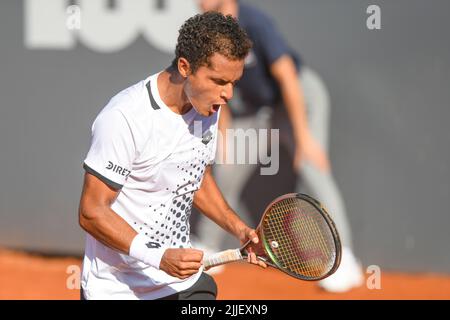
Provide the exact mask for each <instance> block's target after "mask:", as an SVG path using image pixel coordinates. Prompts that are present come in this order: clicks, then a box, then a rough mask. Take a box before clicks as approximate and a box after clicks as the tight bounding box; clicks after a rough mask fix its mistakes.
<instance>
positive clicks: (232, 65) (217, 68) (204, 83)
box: [184, 53, 244, 116]
mask: <svg viewBox="0 0 450 320" xmlns="http://www.w3.org/2000/svg"><path fill="white" fill-rule="evenodd" d="M243 70H244V60H230V59H228V58H226V57H225V56H223V55H221V54H218V53H214V54H213V55H212V56H211V57H210V65H209V66H207V65H204V66H200V67H199V68H198V69H197V71H196V72H195V73H193V74H190V75H189V76H188V77H187V79H186V86H185V91H184V92H185V94H186V96H187V98H188V99H189V101H190V103H191V104H192V105H193V107H194V108H195V110H196V111H197V112H198V113H199V114H201V115H203V116H211V115H213V114H214V113H216V112H217V111H219V109H220V106H221V105H224V104H226V103H227V102H228V101H229V100H230V99H231V98H232V97H233V87H234V84H235V83H236V81H237V80H239V79H240V78H241V76H242V72H243Z"/></svg>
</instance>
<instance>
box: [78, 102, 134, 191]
mask: <svg viewBox="0 0 450 320" xmlns="http://www.w3.org/2000/svg"><path fill="white" fill-rule="evenodd" d="M135 150H136V148H135V144H134V139H133V134H132V131H131V129H130V126H129V124H128V122H127V120H126V118H125V116H124V115H123V114H122V113H121V112H120V111H118V110H108V111H103V112H101V113H100V114H99V115H98V117H97V118H96V119H95V121H94V124H93V125H92V139H91V146H90V149H89V151H88V154H87V156H86V159H85V160H84V165H83V167H84V169H85V170H86V172H88V173H90V174H92V175H94V176H96V177H97V178H99V179H100V180H102V181H103V182H104V183H106V184H107V185H108V186H110V187H112V188H114V189H121V188H122V187H123V185H124V183H125V181H126V180H127V178H128V176H129V175H130V173H131V168H132V163H133V160H134V157H135Z"/></svg>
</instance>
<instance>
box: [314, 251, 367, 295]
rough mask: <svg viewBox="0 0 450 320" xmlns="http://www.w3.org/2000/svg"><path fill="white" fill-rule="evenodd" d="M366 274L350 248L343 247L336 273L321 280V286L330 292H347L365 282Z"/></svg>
mask: <svg viewBox="0 0 450 320" xmlns="http://www.w3.org/2000/svg"><path fill="white" fill-rule="evenodd" d="M363 281H364V276H363V273H362V268H361V265H360V263H359V262H358V261H357V260H356V258H355V256H354V255H353V252H352V250H351V249H350V248H347V247H343V248H342V259H341V264H340V266H339V268H338V269H337V270H336V272H335V273H334V274H332V275H331V276H329V277H328V278H325V279H323V280H321V281H319V286H320V287H321V288H322V289H324V290H326V291H329V292H346V291H348V290H350V289H352V288H356V287H359V286H361V285H362V284H363Z"/></svg>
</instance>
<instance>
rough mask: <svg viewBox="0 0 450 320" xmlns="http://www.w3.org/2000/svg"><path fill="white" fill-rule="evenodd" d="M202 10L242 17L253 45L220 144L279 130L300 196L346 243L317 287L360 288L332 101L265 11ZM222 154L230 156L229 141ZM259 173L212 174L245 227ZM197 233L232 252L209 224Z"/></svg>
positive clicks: (223, 3) (218, 6)
mask: <svg viewBox="0 0 450 320" xmlns="http://www.w3.org/2000/svg"><path fill="white" fill-rule="evenodd" d="M198 3H199V6H200V8H201V9H202V11H204V12H207V11H219V12H221V13H222V14H224V15H231V16H233V17H236V18H237V20H238V22H239V24H240V26H241V27H242V28H243V29H244V30H246V32H247V34H248V35H249V37H250V39H251V40H252V42H253V47H252V50H251V51H250V53H249V55H248V56H247V58H246V60H245V67H244V74H243V76H242V78H241V79H240V80H239V81H238V82H237V84H236V89H237V90H236V91H237V92H236V94H235V98H234V99H233V100H232V101H230V103H229V104H230V108H223V112H222V115H221V119H220V123H219V129H220V130H221V132H222V137H225V136H226V134H225V130H226V129H229V128H232V129H238V128H241V129H244V130H247V129H250V128H255V129H262V128H268V127H272V128H279V129H280V138H281V141H282V143H284V144H285V146H286V147H287V149H288V151H289V152H290V153H291V154H292V156H293V168H294V170H295V172H297V173H298V177H299V179H298V181H297V187H296V192H303V193H307V194H310V195H311V196H313V197H315V198H317V199H318V200H319V201H321V202H322V203H323V204H324V205H325V206H326V208H327V209H328V210H329V212H330V214H331V215H332V217H333V219H334V221H335V223H336V225H337V228H338V230H339V233H340V236H341V241H342V244H343V258H342V262H341V266H340V268H339V269H338V270H337V272H336V273H335V274H334V275H332V276H331V277H329V278H327V279H324V280H322V281H321V282H320V283H319V285H320V286H321V287H322V288H323V289H325V290H327V291H330V292H344V291H347V290H349V289H351V288H353V287H357V286H359V285H361V284H362V281H363V275H362V269H361V266H360V264H359V262H358V261H357V259H356V258H355V255H354V253H353V245H352V239H351V230H350V227H349V223H348V218H347V214H346V208H345V204H344V201H343V199H342V196H341V194H340V192H339V189H338V186H337V184H336V182H335V180H334V178H333V175H332V171H331V165H330V161H329V157H328V154H327V153H328V127H329V113H330V101H329V96H328V93H327V90H326V88H325V86H324V84H323V83H322V81H321V80H320V78H319V76H318V75H317V74H316V73H315V72H314V71H312V70H311V69H310V68H308V67H307V66H305V65H304V64H303V63H302V61H301V60H300V57H299V55H298V54H297V53H296V52H294V51H293V50H292V49H291V48H290V47H289V46H288V44H287V43H286V41H285V40H284V38H283V37H282V35H281V34H280V33H279V31H278V30H277V28H276V27H275V24H274V22H273V21H272V19H271V18H270V17H269V16H268V15H266V14H265V13H264V12H262V11H260V10H259V9H257V8H254V7H252V6H249V5H247V4H244V3H242V2H241V1H237V0H199V1H198ZM270 122H271V123H270ZM219 152H220V150H219ZM221 152H223V153H226V152H229V151H227V146H226V140H224V141H223V150H222V151H221ZM238 152H239V151H238ZM222 158H224V156H223V154H222ZM254 169H255V165H247V164H246V165H242V164H241V165H231V164H216V165H215V167H214V174H215V177H216V181H217V183H218V185H219V186H220V188H221V190H222V192H223V193H224V195H225V196H226V197H227V199H228V202H229V204H230V206H231V207H232V208H233V209H235V210H236V211H237V212H239V213H240V214H241V215H242V218H243V220H244V221H246V222H247V223H250V220H251V215H250V213H249V212H248V209H247V208H246V207H245V205H244V204H243V203H242V201H241V200H240V197H241V193H242V191H243V190H242V189H243V187H244V185H245V183H246V181H247V180H248V179H249V178H250V176H251V174H252V172H253V170H254ZM254 220H258V219H254ZM197 233H198V234H199V235H202V237H200V238H198V239H197V241H199V245H200V246H202V245H203V246H204V247H205V248H206V250H210V251H215V250H223V249H226V248H225V247H224V242H225V239H226V234H225V233H224V232H223V231H221V230H220V229H218V228H217V227H216V226H214V225H213V224H212V223H211V222H210V221H208V220H207V219H205V218H204V217H200V220H199V221H198V225H197Z"/></svg>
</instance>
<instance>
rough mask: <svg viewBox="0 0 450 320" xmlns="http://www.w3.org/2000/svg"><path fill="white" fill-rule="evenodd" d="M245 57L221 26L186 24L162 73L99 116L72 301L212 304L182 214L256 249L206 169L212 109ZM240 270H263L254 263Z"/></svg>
mask: <svg viewBox="0 0 450 320" xmlns="http://www.w3.org/2000/svg"><path fill="white" fill-rule="evenodd" d="M250 48H251V41H250V40H249V38H248V37H247V35H246V33H245V32H244V31H243V30H242V29H241V28H240V27H239V26H238V24H237V22H236V20H235V19H234V18H232V17H231V16H227V17H225V16H223V15H222V14H220V13H205V14H202V15H196V16H194V17H192V18H190V19H188V20H187V21H186V22H185V23H184V25H183V26H182V27H181V29H180V32H179V37H178V43H177V46H176V50H175V54H176V57H175V59H174V60H173V63H172V65H171V66H170V67H168V68H167V69H165V70H163V71H161V72H159V73H157V74H154V75H151V76H149V77H148V78H147V79H145V80H143V81H140V82H138V83H137V84H135V85H133V86H131V87H129V88H127V89H125V90H123V91H121V92H120V93H118V94H117V95H116V96H114V97H113V98H112V99H111V100H110V101H109V103H108V104H107V105H106V106H105V107H104V108H103V110H102V111H101V112H100V113H99V115H98V116H97V118H96V119H95V121H94V123H93V126H92V140H91V146H90V149H89V152H88V154H87V156H86V159H85V160H84V169H85V176H84V185H83V191H82V195H81V200H80V207H79V222H80V225H81V227H82V228H83V229H84V230H86V232H87V233H88V234H87V236H86V249H85V256H84V261H83V272H82V279H81V284H82V290H81V299H215V298H216V296H217V286H216V284H215V282H214V280H213V279H212V277H210V276H209V275H207V274H206V273H204V272H203V266H202V259H203V252H202V251H200V250H197V249H194V248H192V245H191V243H190V239H189V233H190V226H189V216H190V213H191V208H192V205H195V206H196V208H198V209H199V210H200V211H201V212H202V213H204V214H205V215H206V216H207V217H208V218H210V219H212V220H213V221H214V222H215V223H217V224H218V225H219V226H221V227H222V228H224V229H225V230H226V231H228V232H230V233H231V234H233V235H234V236H236V237H237V238H238V239H239V240H240V241H241V242H242V243H244V242H247V241H248V240H251V241H253V242H254V243H257V242H258V241H259V239H258V237H257V235H256V233H255V230H253V229H251V228H249V227H248V226H247V225H246V224H245V223H244V222H243V221H242V220H241V219H240V218H239V217H238V215H237V214H236V213H235V212H234V211H232V210H231V209H230V207H229V206H228V204H227V203H226V201H225V200H224V198H223V196H222V194H221V192H220V190H219V189H218V187H217V185H216V183H215V181H214V179H213V177H212V175H211V169H210V165H211V164H212V163H213V161H214V158H215V151H216V144H217V124H218V118H219V114H220V109H221V108H224V107H226V103H227V101H228V100H229V99H231V97H232V95H233V86H234V84H235V82H236V81H237V80H238V79H239V78H240V77H241V76H242V73H243V67H244V59H245V58H246V56H247V54H248V52H249V50H250ZM249 262H251V263H254V264H258V265H260V266H262V267H265V266H266V265H265V264H264V263H263V262H260V261H257V259H256V256H255V254H254V253H252V254H250V256H249Z"/></svg>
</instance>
